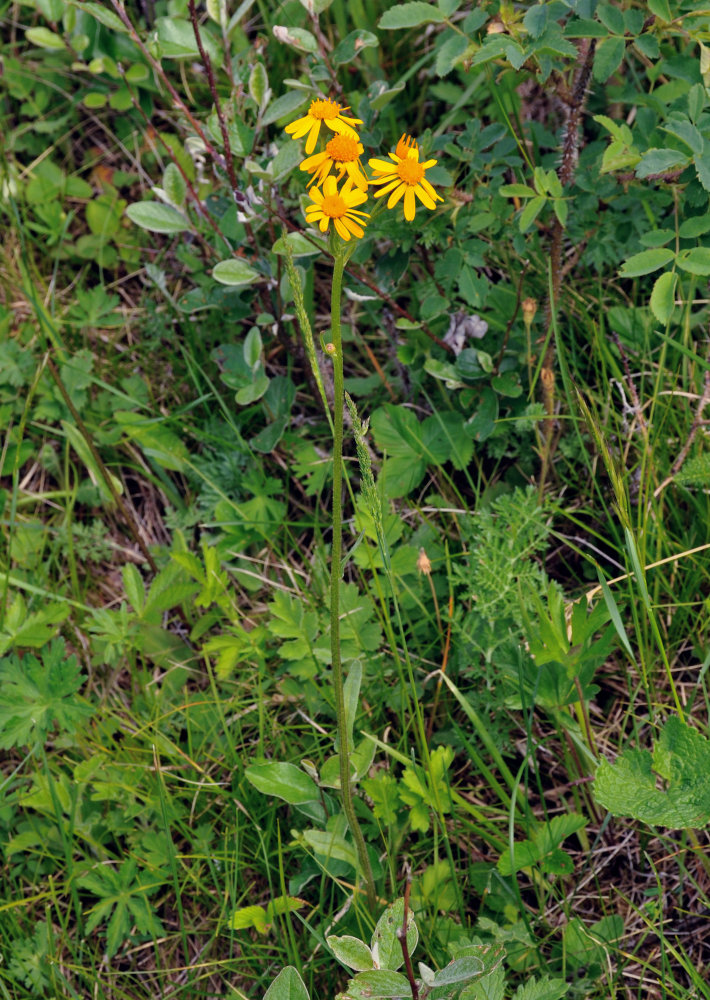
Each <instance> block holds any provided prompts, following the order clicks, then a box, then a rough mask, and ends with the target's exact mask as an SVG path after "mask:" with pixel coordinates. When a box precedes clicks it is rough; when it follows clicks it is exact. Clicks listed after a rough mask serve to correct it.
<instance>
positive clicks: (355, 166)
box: [345, 163, 367, 191]
mask: <svg viewBox="0 0 710 1000" xmlns="http://www.w3.org/2000/svg"><path fill="white" fill-rule="evenodd" d="M345 169H346V170H347V172H348V175H349V176H350V177H351V178H352V180H353V182H354V183H355V184H356V185H357V187H359V188H360V190H361V191H367V177H365V175H364V174H363V172H362V170H361V169H360V164H359V163H346V164H345Z"/></svg>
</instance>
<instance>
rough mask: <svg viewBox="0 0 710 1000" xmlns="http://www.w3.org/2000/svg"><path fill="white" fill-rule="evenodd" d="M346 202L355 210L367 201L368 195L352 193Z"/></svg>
mask: <svg viewBox="0 0 710 1000" xmlns="http://www.w3.org/2000/svg"><path fill="white" fill-rule="evenodd" d="M345 201H346V204H347V206H348V208H355V206H356V205H362V204H364V202H366V201H367V195H366V194H365V192H364V191H351V192H350V193H349V194H348V197H347V198H346V199H345Z"/></svg>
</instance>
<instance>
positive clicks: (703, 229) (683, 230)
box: [678, 214, 710, 240]
mask: <svg viewBox="0 0 710 1000" xmlns="http://www.w3.org/2000/svg"><path fill="white" fill-rule="evenodd" d="M709 230H710V214H709V215H694V216H692V217H691V218H689V219H686V220H685V222H681V224H680V227H679V229H678V235H679V236H680V238H681V239H682V240H688V239H693V238H694V237H695V236H702V235H703V233H707V232H708V231H709Z"/></svg>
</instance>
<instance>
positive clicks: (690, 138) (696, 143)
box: [661, 118, 704, 155]
mask: <svg viewBox="0 0 710 1000" xmlns="http://www.w3.org/2000/svg"><path fill="white" fill-rule="evenodd" d="M661 131H662V132H669V133H670V135H674V136H675V137H676V139H680V141H681V142H682V143H683V145H685V146H687V147H688V149H689V150H690V152H691V153H693V154H694V155H699V154H700V153H702V151H703V146H704V139H703V137H702V135H701V134H700V132H699V131H698V129H697V128H696V127H695V125H693V124H692V123H691V122H689V121H688V119H687V118H679V119H677V120H676V119H670V120H669V121H667V122H666V124H665V125H662V126H661Z"/></svg>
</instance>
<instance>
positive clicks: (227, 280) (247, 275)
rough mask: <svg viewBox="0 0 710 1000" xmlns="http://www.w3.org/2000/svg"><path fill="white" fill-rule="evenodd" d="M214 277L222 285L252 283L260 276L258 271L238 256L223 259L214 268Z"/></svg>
mask: <svg viewBox="0 0 710 1000" xmlns="http://www.w3.org/2000/svg"><path fill="white" fill-rule="evenodd" d="M212 277H213V278H214V279H215V281H219V283H220V285H250V284H251V283H252V281H256V280H257V278H259V277H260V274H259V272H258V271H256V270H255V269H254V268H253V267H251V266H250V265H249V264H247V263H246V261H244V260H242V259H241V258H238V257H231V258H230V259H229V260H221V261H220V262H219V264H215V266H214V267H213V268H212Z"/></svg>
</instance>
